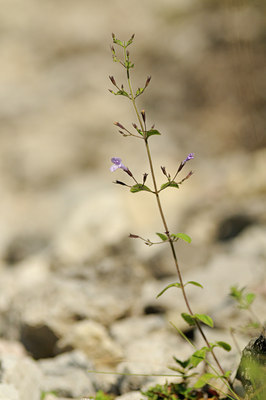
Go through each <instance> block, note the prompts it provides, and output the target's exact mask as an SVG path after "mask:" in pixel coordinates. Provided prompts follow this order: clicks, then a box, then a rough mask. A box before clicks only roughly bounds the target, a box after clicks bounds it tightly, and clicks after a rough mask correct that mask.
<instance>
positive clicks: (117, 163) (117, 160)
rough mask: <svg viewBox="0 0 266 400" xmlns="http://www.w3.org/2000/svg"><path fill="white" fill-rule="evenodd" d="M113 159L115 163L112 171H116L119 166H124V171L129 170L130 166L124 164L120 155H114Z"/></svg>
mask: <svg viewBox="0 0 266 400" xmlns="http://www.w3.org/2000/svg"><path fill="white" fill-rule="evenodd" d="M111 161H112V163H113V165H112V166H111V168H110V171H111V172H114V171H116V170H117V169H118V168H122V169H123V170H124V171H126V172H127V171H128V168H127V167H125V166H124V164H122V160H121V158H119V157H113V158H111Z"/></svg>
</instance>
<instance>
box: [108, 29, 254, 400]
mask: <svg viewBox="0 0 266 400" xmlns="http://www.w3.org/2000/svg"><path fill="white" fill-rule="evenodd" d="M112 38H113V45H112V46H111V51H112V57H113V61H114V62H115V63H119V64H120V65H121V66H122V67H123V68H124V69H125V73H126V82H127V85H126V87H125V86H124V84H121V85H120V84H118V83H117V82H116V79H115V78H114V76H109V78H110V81H111V83H112V84H113V86H114V89H109V90H110V92H111V93H112V94H114V95H115V96H123V97H125V98H126V99H128V100H129V101H130V102H131V104H132V106H133V109H134V111H135V115H136V122H133V123H132V127H131V128H128V127H126V126H124V124H122V123H120V122H115V123H114V125H115V126H116V127H117V128H118V131H119V133H120V134H121V135H122V136H123V137H132V138H134V139H135V138H136V139H139V140H141V142H142V143H143V145H144V148H145V152H146V156H147V160H148V164H149V173H147V172H144V173H143V176H142V179H138V178H136V177H135V176H134V174H133V172H132V170H131V169H129V167H127V166H126V165H124V164H123V162H122V159H121V158H120V157H118V156H114V157H112V158H111V162H112V166H111V167H110V170H111V172H115V171H117V170H118V169H121V170H122V171H123V172H125V173H126V174H127V175H128V177H129V179H130V180H129V182H128V181H126V182H124V181H121V180H116V181H115V182H114V183H115V184H118V185H121V186H123V187H127V188H129V190H130V192H131V193H133V194H135V193H138V192H141V191H143V192H146V193H147V194H148V195H149V196H150V195H152V196H154V197H155V201H156V204H157V207H158V212H159V216H160V219H161V223H162V227H163V232H156V235H157V237H158V238H159V240H158V239H157V240H151V239H150V238H143V237H142V236H141V235H139V234H133V233H131V234H130V235H129V237H130V238H132V239H140V240H142V241H143V242H144V244H146V245H148V246H153V245H158V244H165V245H168V246H169V250H170V252H171V255H172V259H173V264H174V266H175V269H176V272H177V277H178V281H177V282H173V283H171V284H169V285H167V286H166V287H165V288H163V289H162V290H161V292H160V293H159V294H158V295H157V298H159V297H160V296H162V295H163V294H164V293H165V292H166V291H167V290H168V289H170V288H177V289H180V290H181V293H182V296H183V299H184V303H185V306H186V312H183V313H182V314H181V316H182V318H183V319H184V321H185V322H186V323H187V324H188V325H189V326H194V327H195V328H197V329H198V331H199V332H200V334H201V336H202V338H203V340H204V342H205V345H204V346H203V347H202V348H200V349H195V351H194V352H193V354H192V355H191V357H190V358H189V359H187V360H185V361H181V360H179V359H177V358H175V361H176V363H177V364H178V367H176V368H174V370H175V371H176V372H177V376H181V378H182V381H181V383H178V384H174V383H170V384H168V383H167V384H165V385H164V386H160V385H157V386H155V387H154V388H152V389H150V390H149V391H147V392H145V393H144V394H145V395H146V396H147V397H149V398H151V399H154V400H157V399H163V398H167V399H199V398H200V397H199V395H200V394H204V393H203V392H204V390H205V389H204V390H203V388H206V384H208V383H209V382H210V381H212V380H213V379H219V380H221V381H222V382H223V384H224V386H225V387H226V390H227V392H228V396H229V398H234V399H239V397H238V396H237V395H236V393H235V392H234V390H233V387H232V383H231V379H230V371H227V372H226V371H224V369H223V367H222V365H221V363H220V361H219V360H218V358H217V356H216V353H215V348H216V347H220V348H223V349H224V350H226V351H230V349H231V347H230V345H229V344H227V343H225V342H223V341H217V342H215V343H210V342H209V340H208V338H207V336H206V333H205V331H204V328H203V326H202V325H207V326H208V327H211V328H212V327H213V325H214V323H213V320H212V318H211V317H210V316H209V315H206V314H199V313H196V312H194V311H193V310H192V308H191V305H190V302H189V298H188V295H187V291H186V288H187V286H188V285H193V286H195V287H198V288H202V285H201V284H200V283H199V282H196V281H188V282H184V280H183V275H182V271H181V268H180V264H179V261H178V258H177V252H176V244H177V242H178V241H180V240H183V241H185V242H186V243H188V244H189V243H190V242H191V238H190V237H189V236H188V235H187V234H186V233H182V232H177V233H176V232H171V231H170V227H169V225H168V222H167V220H166V216H165V213H164V210H163V205H162V202H161V197H160V195H161V192H162V191H164V190H169V189H170V190H172V189H179V188H180V187H181V185H182V184H184V183H185V182H186V181H187V180H188V179H189V178H190V177H191V176H192V175H193V172H192V171H189V172H187V173H186V174H185V175H184V176H181V177H180V178H179V176H180V175H181V174H182V173H183V171H184V169H185V167H186V165H187V163H189V162H191V160H193V159H194V157H195V154H194V153H189V154H188V155H187V156H186V157H185V158H184V160H183V161H181V162H179V163H178V164H177V168H176V171H175V172H174V173H173V174H172V173H169V172H168V171H167V169H166V167H165V166H161V168H160V169H161V172H162V174H163V177H164V182H163V183H162V184H161V185H159V184H158V182H157V177H156V174H155V168H154V164H153V159H152V155H151V149H150V140H153V137H154V136H156V137H158V136H160V135H161V132H159V131H158V130H157V129H155V125H152V126H148V125H147V117H146V112H145V110H140V109H139V108H138V106H137V102H136V100H137V98H138V97H139V96H141V95H142V94H143V93H144V92H145V91H146V89H147V87H148V85H149V84H150V81H151V77H150V76H148V77H147V78H146V81H145V83H144V85H143V87H139V88H138V89H137V90H135V89H134V88H133V84H132V81H131V70H132V69H133V68H134V63H133V62H132V60H131V57H130V53H129V50H128V47H129V46H130V45H131V44H132V43H133V40H134V35H132V36H131V38H130V39H129V40H128V41H121V40H120V39H118V38H117V37H116V36H115V35H114V34H112ZM119 49H120V50H121V55H120V53H119V51H118V50H119ZM132 128H133V130H132ZM148 175H150V183H148V181H149V179H148ZM236 293H237V292H236V291H235V295H236ZM241 299H242V298H241ZM238 301H240V304H241V305H242V306H244V305H246V304H250V303H251V302H252V297H251V296H250V295H249V296H248V297H246V298H245V301H244V300H243V299H242V300H240V297H239V299H238ZM243 301H244V302H243ZM208 355H210V356H211V357H212V363H213V364H212V363H211V362H210V361H209V359H208ZM202 361H204V363H205V364H206V365H207V366H208V367H209V371H207V372H206V371H204V373H202V374H201V375H200V376H198V372H192V370H193V369H194V368H196V367H197V366H198V365H199V364H200V363H201V362H202ZM172 369H173V368H172ZM196 376H197V379H195V382H194V383H193V384H192V383H190V380H191V378H192V377H194V378H195V377H196ZM204 396H205V397H206V393H205V394H204ZM215 396H216V397H215ZM205 397H204V398H205ZM212 398H219V397H218V393H217V392H215V394H213V397H212Z"/></svg>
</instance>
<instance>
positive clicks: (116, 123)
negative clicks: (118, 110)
mask: <svg viewBox="0 0 266 400" xmlns="http://www.w3.org/2000/svg"><path fill="white" fill-rule="evenodd" d="M114 125H115V126H118V128H120V129H126V128H125V127H124V126H123V125H121V124H120V122H114Z"/></svg>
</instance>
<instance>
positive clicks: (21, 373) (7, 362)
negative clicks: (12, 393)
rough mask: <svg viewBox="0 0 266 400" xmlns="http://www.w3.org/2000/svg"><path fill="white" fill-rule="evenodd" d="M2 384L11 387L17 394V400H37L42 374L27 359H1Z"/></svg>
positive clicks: (14, 357) (7, 357)
mask: <svg viewBox="0 0 266 400" xmlns="http://www.w3.org/2000/svg"><path fill="white" fill-rule="evenodd" d="M1 363H2V369H3V372H2V382H3V383H5V384H8V385H12V386H13V387H14V388H15V389H16V390H17V392H18V395H19V397H18V398H19V400H28V398H29V393H30V396H31V399H32V400H39V399H40V393H41V380H42V374H41V371H40V369H39V368H38V366H37V364H36V363H35V362H34V361H33V360H31V359H30V358H28V357H23V358H17V357H16V356H7V355H6V356H3V357H1Z"/></svg>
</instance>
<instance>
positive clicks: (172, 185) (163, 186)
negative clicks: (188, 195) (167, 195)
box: [160, 182, 179, 190]
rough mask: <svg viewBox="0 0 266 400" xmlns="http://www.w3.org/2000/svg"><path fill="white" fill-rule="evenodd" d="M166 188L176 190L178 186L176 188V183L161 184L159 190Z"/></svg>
mask: <svg viewBox="0 0 266 400" xmlns="http://www.w3.org/2000/svg"><path fill="white" fill-rule="evenodd" d="M167 187H174V188H176V189H178V188H179V186H178V184H177V183H176V182H166V183H163V184H162V186H161V189H160V190H164V189H166V188H167Z"/></svg>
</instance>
